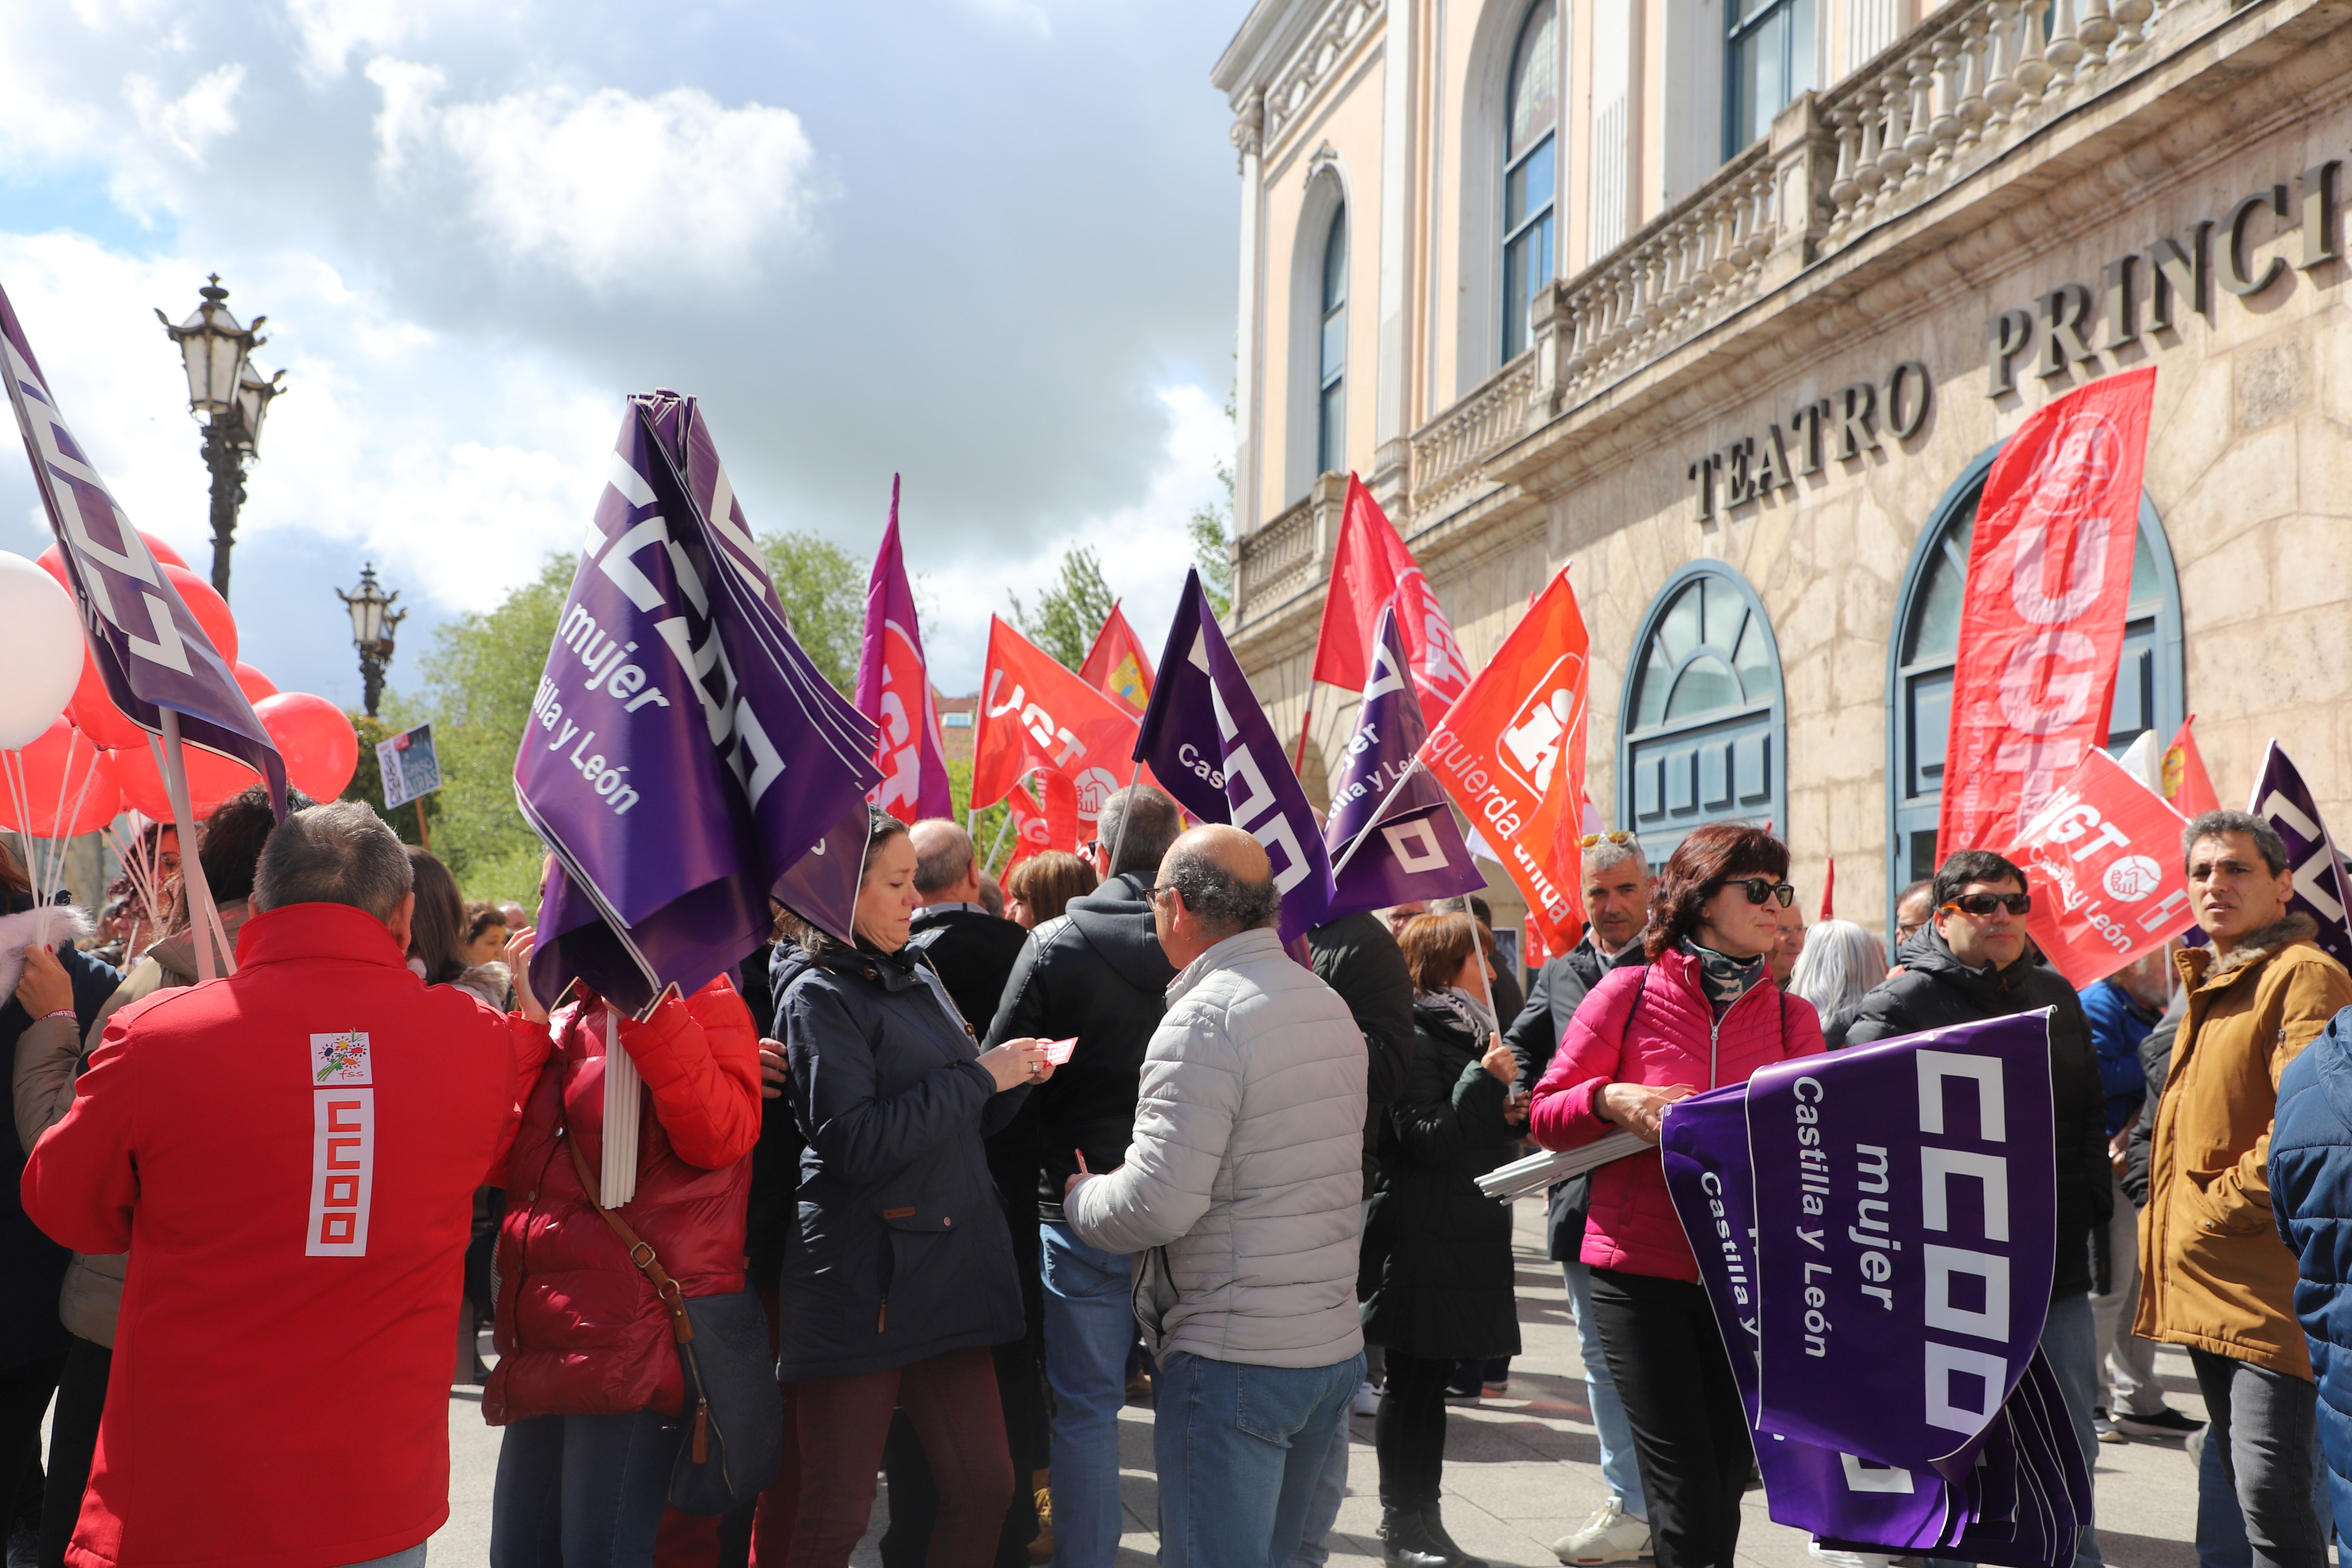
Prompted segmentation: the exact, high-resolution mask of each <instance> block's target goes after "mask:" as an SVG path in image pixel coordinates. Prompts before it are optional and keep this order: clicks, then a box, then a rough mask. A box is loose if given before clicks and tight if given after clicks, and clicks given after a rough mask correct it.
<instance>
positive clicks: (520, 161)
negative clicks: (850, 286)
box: [367, 58, 814, 294]
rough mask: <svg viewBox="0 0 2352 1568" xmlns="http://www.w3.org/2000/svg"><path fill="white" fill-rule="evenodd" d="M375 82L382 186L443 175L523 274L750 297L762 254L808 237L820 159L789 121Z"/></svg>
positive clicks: (578, 95)
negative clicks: (379, 98)
mask: <svg viewBox="0 0 2352 1568" xmlns="http://www.w3.org/2000/svg"><path fill="white" fill-rule="evenodd" d="M367 74H368V79H370V80H371V81H373V82H374V83H375V84H376V85H377V87H378V88H379V89H381V90H382V93H383V109H382V110H381V111H380V112H379V113H378V114H377V116H376V121H375V132H376V143H377V169H378V172H379V174H380V175H381V176H383V178H384V179H386V180H387V181H388V182H389V183H391V184H395V185H404V184H408V183H409V181H408V176H409V175H410V174H414V173H415V170H413V169H412V167H411V165H412V164H415V165H418V166H421V167H430V168H432V169H433V170H434V171H436V173H438V174H440V175H441V176H442V177H443V178H445V179H447V180H451V181H454V182H455V183H457V184H459V185H460V186H462V187H464V189H465V191H466V207H467V213H468V215H469V216H471V218H472V219H473V221H474V224H475V226H477V227H478V229H479V230H480V231H481V233H482V234H483V236H484V237H486V238H487V239H488V241H489V242H490V243H491V245H492V246H493V247H495V248H496V249H498V250H499V251H500V252H502V253H503V254H504V256H505V257H506V258H508V259H509V261H516V262H520V261H536V262H543V263H546V264H550V265H552V266H555V267H557V268H561V269H562V270H563V271H566V272H568V273H570V274H571V275H572V277H574V278H576V279H578V280H579V281H580V282H581V283H583V284H584V285H585V286H586V287H587V288H589V289H591V290H593V291H594V292H596V293H598V294H608V293H610V292H612V291H614V290H615V289H636V290H640V291H646V292H651V291H655V290H657V289H666V288H669V287H673V286H675V285H676V284H677V283H679V282H681V281H684V282H696V283H703V284H709V285H718V286H721V287H740V286H741V285H743V284H746V283H748V282H750V281H751V280H752V279H755V278H756V277H757V276H758V275H759V272H760V258H761V256H762V255H763V254H764V253H766V252H768V251H771V250H772V249H774V248H776V247H780V246H790V245H792V244H793V243H794V242H795V241H797V240H798V239H800V238H801V237H803V235H804V234H805V233H806V232H807V229H808V226H809V214H810V207H811V205H813V201H814V196H813V194H812V192H811V189H810V184H809V177H810V165H811V163H813V161H814V151H813V149H812V148H811V147H810V145H809V140H808V137H807V135H806V134H805V133H804V132H803V131H802V129H801V122H800V118H799V116H797V115H795V114H793V111H792V110H788V109H779V108H774V107H772V106H770V105H767V104H761V103H748V104H745V105H744V106H742V107H741V108H740V109H729V108H726V107H724V106H722V105H721V104H720V103H719V100H717V99H715V98H713V97H711V96H710V95H709V93H707V92H704V91H702V90H701V89H698V88H673V89H670V90H669V91H667V92H664V93H659V94H656V95H655V96H653V97H650V98H641V97H638V96H636V95H635V94H632V93H627V92H624V91H622V90H621V89H618V88H609V87H608V88H603V89H598V90H596V91H593V92H582V91H580V90H578V89H573V88H569V87H542V88H533V89H528V90H525V91H521V92H516V93H509V94H508V95H506V96H505V97H502V98H496V99H490V100H486V101H482V102H478V103H454V104H449V105H447V106H446V107H443V106H441V105H440V104H439V102H438V101H437V100H438V97H439V94H440V92H441V91H442V89H444V87H445V85H446V78H445V77H444V76H443V74H442V73H441V72H439V71H438V70H436V69H435V68H431V67H429V66H421V65H416V64H413V63H411V62H408V61H404V60H395V59H391V58H381V59H377V60H373V61H371V62H370V63H369V65H368V68H367ZM428 155H429V162H428ZM415 194H416V195H417V196H418V198H419V199H426V198H425V195H424V193H422V192H418V193H415Z"/></svg>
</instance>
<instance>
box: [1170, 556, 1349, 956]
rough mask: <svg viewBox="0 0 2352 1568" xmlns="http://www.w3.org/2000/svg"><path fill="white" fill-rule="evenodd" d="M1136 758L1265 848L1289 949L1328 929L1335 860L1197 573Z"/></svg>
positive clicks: (1204, 816) (1179, 609) (1180, 604)
mask: <svg viewBox="0 0 2352 1568" xmlns="http://www.w3.org/2000/svg"><path fill="white" fill-rule="evenodd" d="M1135 754H1136V756H1137V757H1138V758H1139V759H1140V760H1142V761H1143V762H1145V763H1150V766H1151V771H1152V773H1154V774H1156V775H1157V776H1158V777H1159V779H1160V786H1161V787H1162V788H1164V789H1165V790H1167V791H1168V793H1169V794H1170V795H1173V796H1174V797H1175V798H1176V803H1177V804H1178V805H1181V806H1182V807H1183V808H1184V809H1185V810H1186V811H1189V812H1191V813H1192V815H1193V816H1197V817H1199V818H1200V819H1201V820H1202V822H1228V823H1231V824H1232V825H1233V826H1235V827H1238V828H1240V829H1241V830H1242V831H1243V832H1244V833H1246V834H1248V835H1249V836H1250V837H1253V838H1255V839H1256V840H1257V841H1258V843H1259V844H1261V845H1263V846H1264V847H1265V854H1266V858H1267V859H1268V860H1269V861H1271V862H1272V863H1273V867H1274V886H1275V890H1276V892H1277V893H1278V894H1280V895H1281V898H1282V917H1281V931H1282V940H1283V941H1284V942H1291V941H1292V940H1293V939H1295V938H1297V937H1301V936H1304V935H1306V934H1307V931H1311V930H1313V929H1314V928H1315V927H1317V926H1318V925H1321V924H1322V923H1323V922H1324V921H1325V920H1326V919H1327V918H1328V915H1327V911H1328V910H1329V908H1330V904H1331V860H1330V857H1329V855H1328V852H1327V851H1326V850H1325V849H1324V847H1323V833H1322V829H1323V824H1322V822H1321V820H1320V819H1319V818H1318V817H1317V816H1316V815H1315V808H1314V806H1312V805H1309V804H1308V803H1307V791H1306V789H1305V787H1304V786H1302V785H1301V784H1299V782H1298V775H1297V773H1293V772H1292V771H1291V769H1290V763H1289V761H1288V760H1287V759H1286V757H1285V756H1284V755H1283V752H1282V743H1281V742H1279V741H1277V740H1276V739H1275V734H1274V727H1273V726H1272V725H1270V724H1268V723H1267V722H1266V721H1265V710H1264V709H1262V708H1260V707H1259V706H1258V702H1257V694H1256V693H1255V692H1254V691H1252V690H1251V689H1250V684H1249V679H1248V678H1247V677H1246V676H1244V675H1243V674H1242V667H1241V665H1240V664H1239V663H1238V662H1236V661H1235V659H1234V655H1233V650H1232V649H1231V648H1229V647H1226V646H1225V634H1224V633H1223V631H1221V630H1219V629H1218V626H1217V617H1216V616H1215V614H1214V613H1213V611H1212V610H1211V609H1210V608H1209V596H1208V595H1206V594H1204V593H1203V592H1202V590H1201V574H1199V573H1198V572H1191V573H1187V574H1185V577H1184V593H1183V595H1182V596H1181V598H1179V599H1178V600H1177V602H1176V618H1175V620H1174V621H1173V622H1172V623H1171V625H1170V626H1169V628H1168V645H1167V647H1165V648H1164V649H1162V650H1161V652H1160V675H1159V679H1158V680H1157V682H1156V683H1155V684H1154V685H1153V687H1152V689H1151V704H1150V707H1149V708H1147V709H1145V710H1144V713H1143V729H1142V732H1141V733H1140V734H1139V735H1138V736H1137V737H1136V742H1135Z"/></svg>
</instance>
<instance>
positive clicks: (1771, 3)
mask: <svg viewBox="0 0 2352 1568" xmlns="http://www.w3.org/2000/svg"><path fill="white" fill-rule="evenodd" d="M1724 11H1725V14H1726V16H1727V17H1728V18H1729V21H1730V33H1729V40H1728V46H1727V50H1726V52H1725V57H1724V67H1723V155H1724V156H1725V157H1726V158H1728V157H1730V156H1731V155H1732V154H1733V153H1737V152H1738V151H1739V150H1740V149H1741V148H1742V147H1745V146H1747V145H1748V143H1749V142H1753V141H1755V140H1756V139H1757V138H1758V137H1759V136H1763V135H1766V134H1768V133H1769V132H1770V131H1771V129H1772V117H1773V116H1774V115H1776V114H1778V113H1780V110H1783V109H1786V108H1787V107H1788V106H1789V105H1790V103H1791V102H1792V101H1794V100H1795V99H1796V96H1797V95H1798V94H1799V93H1801V92H1803V91H1804V90H1805V89H1808V88H1810V87H1811V86H1812V85H1813V0H1730V4H1729V5H1726V6H1725V7H1724Z"/></svg>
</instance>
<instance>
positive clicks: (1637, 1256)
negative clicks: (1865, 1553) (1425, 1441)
mask: <svg viewBox="0 0 2352 1568" xmlns="http://www.w3.org/2000/svg"><path fill="white" fill-rule="evenodd" d="M1788 874H1789V849H1788V846H1786V845H1784V844H1782V843H1781V842H1780V840H1779V839H1777V838H1774V837H1772V836H1771V835H1770V834H1769V833H1767V832H1764V831H1763V830H1762V829H1760V828H1755V827H1735V826H1730V825H1729V824H1714V825H1711V826H1706V827H1702V828H1699V829H1698V830H1697V831H1696V832H1694V833H1693V834H1691V836H1690V837H1687V838H1685V839H1684V840H1683V841H1682V844H1681V846H1680V847H1677V848H1676V849H1675V853H1674V858H1672V859H1670V860H1668V861H1667V862H1666V867H1665V869H1664V871H1662V872H1660V873H1659V875H1658V879H1657V882H1656V884H1655V885H1654V887H1653V889H1651V893H1650V923H1649V928H1648V930H1647V931H1645V932H1644V933H1643V946H1644V948H1645V950H1646V951H1647V952H1648V954H1649V959H1650V962H1649V965H1648V967H1646V968H1637V969H1620V970H1615V971H1613V972H1612V973H1610V974H1609V975H1608V976H1607V977H1605V978H1604V979H1603V980H1602V981H1601V984H1598V985H1596V986H1594V987H1593V988H1592V990H1591V992H1590V993H1589V994H1586V996H1585V998H1584V1000H1583V1002H1582V1003H1581V1004H1580V1005H1578V1007H1577V1009H1576V1016H1575V1017H1573V1018H1571V1019H1570V1021H1569V1025H1568V1028H1567V1030H1566V1031H1565V1032H1564V1033H1562V1035H1561V1036H1560V1041H1559V1049H1558V1050H1557V1051H1556V1052H1554V1053H1553V1055H1552V1058H1551V1065H1550V1066H1549V1068H1546V1069H1545V1070H1544V1075H1543V1081H1542V1082H1540V1083H1538V1085H1537V1086H1536V1089H1535V1094H1534V1097H1533V1100H1532V1101H1531V1103H1530V1106H1529V1110H1528V1131H1529V1132H1530V1133H1532V1134H1533V1135H1534V1137H1535V1140H1536V1142H1538V1143H1540V1144H1542V1145H1543V1146H1544V1147H1545V1148H1547V1149H1573V1148H1576V1147H1578V1146H1579V1145H1580V1144H1585V1143H1590V1142H1592V1141H1593V1140H1595V1139H1597V1138H1600V1137H1601V1136H1602V1135H1603V1134H1605V1133H1609V1132H1613V1131H1618V1130H1620V1129H1623V1130H1625V1131H1632V1132H1634V1133H1637V1134H1639V1135H1640V1136H1641V1137H1643V1138H1644V1139H1646V1140H1647V1141H1649V1142H1651V1143H1655V1142H1657V1141H1658V1125H1659V1122H1660V1121H1662V1120H1663V1119H1664V1115H1665V1111H1666V1108H1667V1107H1668V1106H1669V1105H1671V1104H1673V1103H1674V1102H1675V1100H1681V1099H1683V1098H1685V1097H1686V1096H1688V1095H1691V1094H1695V1093H1699V1092H1703V1091H1704V1090H1706V1089H1720V1088H1722V1087H1724V1086H1725V1085H1727V1084H1737V1083H1745V1082H1747V1081H1748V1079H1749V1078H1751V1077H1753V1076H1754V1075H1755V1073H1756V1071H1757V1069H1759V1068H1766V1067H1769V1066H1771V1065H1772V1064H1773V1063H1775V1062H1780V1061H1786V1060H1788V1059H1789V1058H1792V1057H1804V1056H1813V1055H1816V1054H1818V1053H1819V1052H1820V1051H1821V1049H1822V1026H1821V1019H1820V1017H1819V1016H1817V1015H1816V1014H1815V1013H1814V1011H1813V1006H1812V1004H1811V1003H1810V1002H1807V1001H1805V1000H1804V999H1803V998H1802V997H1799V996H1790V995H1788V994H1784V993H1782V992H1781V991H1780V988H1779V987H1778V986H1776V985H1774V984H1773V983H1772V977H1771V973H1770V972H1769V969H1768V967H1767V964H1766V959H1767V957H1768V955H1769V953H1770V952H1771V951H1772V945H1773V942H1774V940H1775V939H1776V937H1777V935H1778V929H1777V916H1778V911H1779V910H1780V909H1786V908H1787V907H1788V906H1789V905H1790V903H1791V902H1792V901H1793V900H1794V899H1795V897H1796V890H1795V889H1792V888H1791V887H1790V886H1789V884H1788V882H1787V880H1786V878H1787V877H1788ZM1583 1260H1584V1262H1585V1263H1587V1264H1588V1265H1590V1266H1591V1270H1592V1315H1593V1319H1594V1321H1595V1323H1596V1325H1597V1326H1598V1328H1599V1329H1600V1331H1601V1351H1602V1353H1603V1354H1605V1355H1606V1356H1607V1357H1608V1358H1609V1373H1610V1375H1611V1376H1612V1377H1613V1378H1615V1379H1616V1382H1617V1393H1618V1395H1619V1397H1620V1398H1621V1399H1622V1401H1623V1403H1624V1406H1625V1417H1626V1422H1627V1425H1629V1426H1632V1427H1633V1451H1634V1454H1635V1457H1636V1458H1638V1459H1639V1460H1640V1461H1641V1466H1642V1489H1643V1492H1644V1493H1645V1494H1646V1495H1647V1498H1648V1502H1649V1510H1650V1512H1649V1521H1648V1522H1649V1526H1650V1539H1651V1542H1652V1543H1653V1545H1654V1548H1655V1552H1656V1556H1657V1562H1658V1568H1701V1565H1706V1568H1714V1565H1717V1564H1722V1563H1729V1562H1731V1560H1732V1552H1733V1549H1734V1548H1735V1546H1736V1545H1737V1544H1738V1539H1739V1500H1740V1495H1741V1493H1742V1492H1744V1491H1745V1490H1746V1489H1747V1486H1748V1476H1749V1474H1750V1472H1751V1471H1752V1470H1753V1468H1754V1467H1755V1462H1756V1461H1755V1452H1754V1449H1753V1447H1751V1445H1750V1440H1749V1437H1748V1415H1747V1411H1746V1409H1745V1408H1744V1406H1743V1405H1741V1403H1740V1398H1739V1389H1738V1384H1735V1383H1734V1382H1733V1381H1732V1376H1731V1363H1730V1360H1729V1358H1728V1357H1727V1354H1726V1352H1725V1351H1724V1345H1723V1336H1722V1334H1721V1333H1720V1331H1718V1330H1717V1327H1716V1321H1715V1311H1714V1309H1713V1308H1712V1307H1711V1306H1710V1305H1709V1304H1708V1302H1707V1298H1706V1290H1705V1289H1704V1288H1703V1287H1701V1286H1700V1285H1699V1283H1698V1262H1697V1259H1696V1258H1694V1257H1693V1256H1692V1253H1691V1248H1690V1243H1689V1241H1688V1240H1687V1239H1685V1237H1684V1235H1683V1227H1682V1222H1681V1221H1680V1220H1678V1219H1677V1218H1676V1217H1675V1208H1674V1205H1673V1203H1672V1201H1671V1200H1670V1199H1669V1198H1668V1197H1667V1195H1666V1175H1665V1167H1664V1165H1663V1164H1662V1163H1660V1162H1659V1158H1658V1155H1657V1152H1656V1151H1655V1150H1654V1149H1653V1150H1648V1151H1644V1152H1641V1153H1638V1154H1629V1155H1627V1156H1625V1157H1624V1158H1622V1159H1620V1160H1613V1161H1611V1162H1610V1163H1608V1164H1605V1165H1602V1166H1601V1167H1600V1168H1599V1169H1597V1170H1595V1171H1594V1172H1593V1173H1592V1207H1591V1211H1590V1214H1589V1215H1588V1217H1587V1219H1586V1221H1585V1226H1584V1251H1583Z"/></svg>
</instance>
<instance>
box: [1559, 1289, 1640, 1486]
mask: <svg viewBox="0 0 2352 1568" xmlns="http://www.w3.org/2000/svg"><path fill="white" fill-rule="evenodd" d="M1559 1272H1560V1278H1561V1279H1565V1280H1567V1281H1568V1304H1569V1308H1570V1310H1572V1311H1574V1312H1575V1314H1576V1348H1577V1352H1578V1353H1579V1354H1580V1355H1581V1356H1583V1357H1584V1402H1585V1403H1586V1404H1587V1405H1591V1407H1592V1426H1593V1430H1595V1431H1596V1432H1598V1433H1600V1434H1601V1479H1602V1480H1604V1481H1607V1482H1608V1483H1609V1491H1610V1495H1612V1497H1614V1498H1616V1500H1617V1504H1618V1506H1619V1507H1620V1508H1622V1509H1623V1510H1625V1511H1626V1512H1627V1513H1630V1514H1632V1515H1633V1516H1634V1517H1635V1518H1637V1519H1646V1518H1648V1517H1649V1514H1650V1500H1649V1499H1648V1498H1647V1497H1645V1496H1643V1492H1642V1467H1641V1464H1640V1462H1639V1461H1638V1460H1637V1459H1636V1458H1634V1455H1633V1427H1632V1426H1629V1425H1627V1424H1626V1421H1625V1405H1624V1403H1623V1402H1622V1401H1621V1400H1620V1399H1619V1398H1618V1397H1617V1380H1616V1379H1615V1378H1613V1377H1612V1376H1610V1375H1609V1358H1608V1357H1607V1356H1605V1355H1603V1354H1601V1330H1600V1329H1599V1327H1598V1326H1596V1325H1595V1324H1594V1323H1593V1321H1592V1270H1591V1268H1589V1267H1587V1266H1586V1265H1584V1264H1582V1263H1579V1262H1576V1261H1574V1260H1572V1259H1571V1260H1570V1261H1568V1262H1564V1263H1562V1264H1561V1265H1560V1266H1559Z"/></svg>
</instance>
